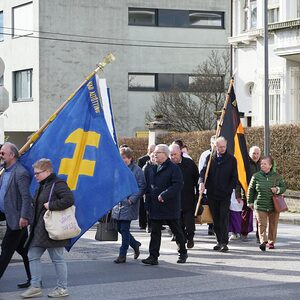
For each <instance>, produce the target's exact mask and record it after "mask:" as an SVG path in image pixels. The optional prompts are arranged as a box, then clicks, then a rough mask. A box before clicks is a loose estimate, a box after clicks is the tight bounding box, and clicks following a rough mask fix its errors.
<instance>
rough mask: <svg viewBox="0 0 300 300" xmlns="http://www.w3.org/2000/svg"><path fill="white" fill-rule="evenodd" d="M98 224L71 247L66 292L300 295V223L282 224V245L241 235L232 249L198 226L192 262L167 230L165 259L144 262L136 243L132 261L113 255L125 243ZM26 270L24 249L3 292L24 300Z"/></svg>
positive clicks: (48, 273) (50, 283)
mask: <svg viewBox="0 0 300 300" xmlns="http://www.w3.org/2000/svg"><path fill="white" fill-rule="evenodd" d="M132 232H133V235H134V236H135V237H136V238H137V239H138V240H140V241H141V242H142V247H141V256H140V258H145V257H147V256H148V252H147V249H148V244H149V234H147V233H145V232H142V231H140V230H139V229H138V227H137V223H136V222H135V223H134V224H133V230H132ZM94 235H95V229H94V228H93V229H91V230H90V231H89V232H88V233H86V234H85V235H84V236H83V238H81V239H80V241H79V242H78V243H77V244H76V245H75V246H74V248H73V249H72V250H71V252H70V253H67V254H66V260H67V262H68V270H69V291H70V296H69V297H68V298H67V299H84V300H88V299H166V298H169V299H172V300H173V299H209V300H211V299H222V300H225V299H252V300H253V299H285V300H292V299H300V284H299V283H300V251H299V250H300V226H299V225H290V224H280V225H279V231H278V241H277V243H276V249H274V250H269V251H268V250H267V251H266V252H261V251H260V250H259V249H258V244H256V239H255V236H254V233H252V234H250V241H249V242H241V241H234V242H231V243H230V245H229V248H230V251H229V252H228V253H220V252H215V251H213V250H212V247H213V246H214V245H215V239H214V237H211V236H207V226H205V225H202V226H200V225H197V233H196V237H195V247H194V248H193V249H191V250H189V252H188V255H189V258H188V261H187V263H186V264H182V265H180V264H177V263H176V260H177V251H176V244H175V243H174V242H171V241H170V236H169V235H168V234H167V232H166V231H164V233H163V241H162V247H161V256H160V258H159V265H158V266H145V265H143V264H142V263H141V261H140V258H139V259H138V260H134V259H133V252H132V250H129V253H128V257H127V262H126V264H121V265H116V264H114V263H113V262H112V261H113V259H114V258H115V257H116V256H117V254H118V247H119V243H120V242H116V243H114V242H98V241H95V240H94ZM43 262H44V265H43V287H44V296H43V297H41V298H40V299H43V298H44V299H46V298H47V292H48V291H49V290H50V289H51V288H52V287H54V286H55V281H56V279H55V272H54V267H53V266H52V264H51V262H50V261H49V257H48V254H45V255H44V256H43ZM24 279H25V271H24V267H23V265H22V262H21V261H20V259H19V257H18V255H15V256H14V260H13V262H12V263H11V264H10V266H9V267H8V269H7V271H6V273H5V274H4V276H3V277H2V279H1V280H0V299H1V300H6V299H19V294H20V293H21V290H18V289H17V288H16V283H18V282H21V281H24Z"/></svg>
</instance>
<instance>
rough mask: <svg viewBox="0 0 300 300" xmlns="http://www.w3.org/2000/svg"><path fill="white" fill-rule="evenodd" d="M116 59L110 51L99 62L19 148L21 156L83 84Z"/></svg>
mask: <svg viewBox="0 0 300 300" xmlns="http://www.w3.org/2000/svg"><path fill="white" fill-rule="evenodd" d="M114 60H115V57H114V55H113V54H112V53H109V54H108V55H106V56H105V57H104V59H103V61H102V62H101V63H99V64H97V68H96V69H95V70H94V71H93V72H92V73H90V74H89V75H88V76H87V77H86V79H85V80H84V81H83V82H82V83H81V84H80V86H79V87H78V88H77V89H76V90H75V91H74V92H73V93H72V94H71V95H70V96H69V97H68V99H67V100H66V101H65V102H64V103H62V104H61V105H60V107H59V108H58V109H57V110H56V111H55V112H54V113H53V114H52V115H51V116H50V118H49V119H48V120H47V121H46V122H45V123H44V124H43V125H42V126H41V127H40V129H38V130H37V131H36V132H35V133H34V134H32V135H31V136H30V138H29V139H28V141H27V142H26V143H25V145H24V146H23V147H22V148H21V149H20V150H19V155H20V156H21V155H22V154H23V153H24V152H25V151H26V150H27V149H28V148H29V147H30V145H31V144H32V143H34V142H35V141H36V140H37V139H38V138H39V137H40V135H41V134H42V133H43V131H44V130H45V129H46V128H47V127H48V126H49V124H50V123H51V122H52V121H53V120H54V119H55V118H56V117H57V115H58V114H59V113H60V112H61V111H62V109H63V108H64V107H65V106H66V105H67V104H68V103H69V102H70V101H71V100H72V98H73V97H74V96H75V94H76V93H77V92H78V91H79V90H80V89H81V88H82V86H83V85H85V84H86V83H87V82H88V81H89V80H90V79H91V78H92V77H93V76H94V75H95V74H96V73H97V72H99V71H103V70H104V67H105V66H106V65H107V64H109V63H111V62H112V61H114Z"/></svg>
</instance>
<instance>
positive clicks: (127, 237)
mask: <svg viewBox="0 0 300 300" xmlns="http://www.w3.org/2000/svg"><path fill="white" fill-rule="evenodd" d="M130 223H131V221H127V220H126V221H125V220H118V231H119V232H120V234H121V235H122V245H121V247H120V252H119V255H120V256H126V254H127V250H128V248H129V246H130V247H132V248H133V249H136V248H137V247H138V246H140V244H141V243H140V242H138V241H137V240H136V239H135V238H134V237H133V236H132V234H131V233H130V231H129V230H130Z"/></svg>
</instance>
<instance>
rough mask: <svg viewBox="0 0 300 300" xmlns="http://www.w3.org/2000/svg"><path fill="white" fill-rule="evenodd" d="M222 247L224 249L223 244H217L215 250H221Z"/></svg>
mask: <svg viewBox="0 0 300 300" xmlns="http://www.w3.org/2000/svg"><path fill="white" fill-rule="evenodd" d="M221 249H222V245H221V244H217V245H216V246H214V247H213V250H215V251H220V250H221Z"/></svg>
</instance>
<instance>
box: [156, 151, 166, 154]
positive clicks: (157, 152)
mask: <svg viewBox="0 0 300 300" xmlns="http://www.w3.org/2000/svg"><path fill="white" fill-rule="evenodd" d="M153 153H154V154H159V153H165V152H162V151H155V152H153Z"/></svg>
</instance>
